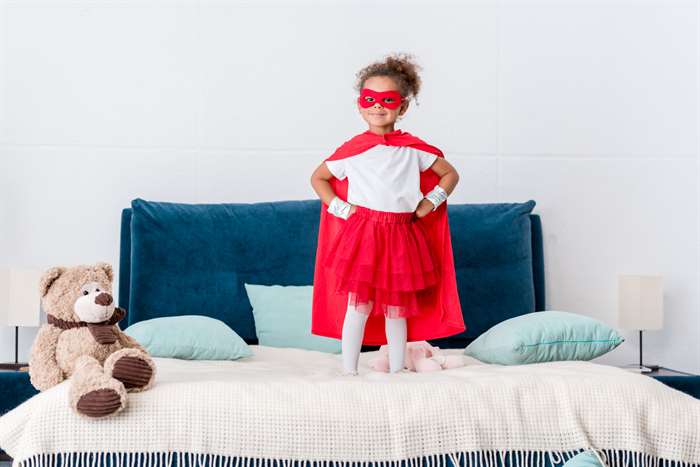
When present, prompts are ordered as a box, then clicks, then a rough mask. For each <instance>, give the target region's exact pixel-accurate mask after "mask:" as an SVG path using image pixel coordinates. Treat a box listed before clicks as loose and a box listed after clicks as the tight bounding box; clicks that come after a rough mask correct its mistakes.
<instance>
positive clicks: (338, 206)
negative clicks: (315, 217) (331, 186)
mask: <svg viewBox="0 0 700 467" xmlns="http://www.w3.org/2000/svg"><path fill="white" fill-rule="evenodd" d="M351 206H352V205H351V204H350V203H347V202H345V201H343V200H342V199H340V198H338V197H337V196H336V197H335V198H333V199H332V200H331V204H329V205H328V209H326V211H328V212H330V213H331V214H333V215H334V216H336V217H340V218H341V219H346V220H347V218H348V216H349V215H350V207H351Z"/></svg>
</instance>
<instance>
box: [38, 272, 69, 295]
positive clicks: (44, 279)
mask: <svg viewBox="0 0 700 467" xmlns="http://www.w3.org/2000/svg"><path fill="white" fill-rule="evenodd" d="M64 272H66V268H64V267H63V266H57V267H55V268H51V269H49V270H47V271H46V272H45V273H44V275H43V276H41V280H39V293H40V294H41V296H42V297H44V296H46V294H47V293H48V292H49V289H50V288H51V284H53V283H54V281H55V280H56V279H58V278H59V277H61V274H63V273H64Z"/></svg>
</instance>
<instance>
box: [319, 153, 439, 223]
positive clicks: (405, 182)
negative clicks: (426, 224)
mask: <svg viewBox="0 0 700 467" xmlns="http://www.w3.org/2000/svg"><path fill="white" fill-rule="evenodd" d="M437 157H438V156H436V155H435V154H432V153H429V152H425V151H420V150H418V149H415V148H412V147H410V146H388V145H385V144H378V145H376V146H374V147H372V148H370V149H368V150H367V151H365V152H363V153H362V154H358V155H356V156H352V157H346V158H345V159H338V160H334V161H326V166H327V167H328V170H330V172H331V173H332V174H333V176H334V177H335V178H337V179H338V180H343V179H345V177H347V178H348V203H351V204H356V205H358V206H364V207H366V208H370V209H374V210H377V211H388V212H412V211H415V210H416V207H417V206H418V203H420V201H421V199H423V193H421V191H420V172H423V171H425V170H428V169H429V168H430V166H431V165H432V164H433V162H435V159H436V158H437Z"/></svg>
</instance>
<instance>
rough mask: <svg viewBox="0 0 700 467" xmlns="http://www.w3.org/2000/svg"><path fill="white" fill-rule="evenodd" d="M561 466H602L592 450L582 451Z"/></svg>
mask: <svg viewBox="0 0 700 467" xmlns="http://www.w3.org/2000/svg"><path fill="white" fill-rule="evenodd" d="M561 467H603V464H601V463H600V461H599V460H598V458H597V457H596V455H595V454H593V451H583V452H580V453H578V454H576V455H575V456H574V457H572V458H571V459H569V460H568V461H566V463H565V464H564V465H562V466H561Z"/></svg>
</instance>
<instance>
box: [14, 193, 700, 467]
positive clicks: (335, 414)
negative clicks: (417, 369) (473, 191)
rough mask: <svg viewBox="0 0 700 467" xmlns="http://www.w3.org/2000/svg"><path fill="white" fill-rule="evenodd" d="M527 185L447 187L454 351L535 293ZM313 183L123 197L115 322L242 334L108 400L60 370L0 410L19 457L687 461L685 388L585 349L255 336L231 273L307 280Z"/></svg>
mask: <svg viewBox="0 0 700 467" xmlns="http://www.w3.org/2000/svg"><path fill="white" fill-rule="evenodd" d="M534 205H535V203H534V201H532V200H530V201H527V202H525V203H493V204H479V205H476V204H472V205H466V204H465V205H451V206H450V208H449V214H450V217H449V222H450V226H451V231H452V241H453V249H454V255H455V267H456V272H457V278H458V286H459V294H460V301H461V303H462V308H463V312H464V316H465V322H466V323H467V330H466V331H465V332H464V333H462V334H461V335H456V336H450V337H448V338H444V339H440V340H436V341H433V342H432V343H433V344H434V345H439V346H440V347H441V348H442V349H444V352H446V353H449V354H455V355H462V351H463V349H464V346H465V345H466V344H468V343H469V342H471V341H472V340H473V339H474V338H476V337H478V336H479V335H480V334H481V333H483V332H484V331H485V330H486V329H488V328H489V327H490V326H492V325H494V324H496V323H498V322H500V321H502V320H504V319H508V318H510V317H514V316H519V315H522V314H526V313H532V312H535V311H538V310H544V309H545V302H544V270H543V251H542V229H541V223H540V219H539V216H537V215H536V214H533V213H532V209H533V207H534ZM319 209H320V204H319V202H318V201H315V200H308V201H306V200H305V201H280V202H272V203H253V204H220V205H185V204H173V203H155V202H149V201H145V200H134V202H132V206H131V209H127V210H125V211H124V212H123V213H122V244H121V261H120V283H119V287H120V293H119V301H120V305H121V306H123V307H125V308H127V309H128V310H129V313H128V316H129V323H130V324H132V323H136V322H139V321H142V320H146V319H150V318H154V317H160V316H174V315H181V314H203V315H207V316H212V317H215V318H217V319H221V320H222V321H224V322H226V323H227V324H229V326H231V327H232V328H233V329H234V330H235V331H236V332H237V333H238V334H239V335H240V336H241V337H243V338H244V340H246V341H247V342H248V343H249V344H250V345H251V349H253V353H254V355H253V356H252V357H251V358H249V359H242V360H237V361H225V362H211V361H182V360H174V359H156V363H157V367H158V376H157V380H156V385H155V386H154V387H153V388H152V389H151V390H149V391H147V392H144V393H139V394H132V395H131V397H130V399H129V405H128V407H127V409H125V410H124V411H123V412H122V413H120V414H119V415H118V416H115V417H113V418H110V419H105V420H90V419H85V418H82V417H79V416H77V415H75V414H74V413H72V412H71V411H70V410H69V408H68V405H67V397H66V391H67V385H66V384H65V383H62V384H60V385H58V386H56V387H54V388H52V389H50V390H48V391H45V392H44V393H41V394H39V395H37V396H34V397H32V398H31V399H30V400H28V401H27V402H25V403H23V404H22V405H20V406H19V407H17V408H16V409H14V410H12V411H10V412H9V413H7V414H6V415H4V416H3V417H2V418H0V447H2V448H3V449H4V450H6V451H7V452H8V453H9V454H10V455H11V456H12V457H13V458H14V462H15V463H16V464H18V465H21V466H28V467H33V466H35V465H36V466H38V465H79V466H83V465H84V466H88V465H90V466H93V465H100V466H102V465H108V464H109V465H115V466H116V465H124V466H135V465H138V466H144V467H146V466H148V467H151V466H152V467H155V466H159V467H160V466H163V467H166V466H178V467H179V466H207V467H209V466H212V467H214V466H215V467H228V466H231V467H233V466H239V465H240V466H246V467H247V466H251V467H268V466H273V465H274V466H284V467H290V466H302V465H303V466H306V465H308V466H324V467H330V466H343V467H349V466H353V467H354V466H357V467H360V466H363V467H364V466H371V467H384V466H386V467H389V466H392V467H393V466H396V467H409V466H414V465H421V466H424V465H428V466H431V467H432V466H433V465H434V466H435V467H438V466H446V467H458V466H471V465H474V466H489V467H491V466H494V467H495V466H518V467H520V466H522V467H525V466H560V465H562V464H564V463H565V462H566V461H567V460H569V459H570V458H571V457H573V456H574V455H576V454H577V453H579V452H582V451H584V450H586V449H596V450H597V451H596V452H597V453H598V454H599V455H600V456H601V458H603V459H604V460H605V461H606V463H607V465H610V466H622V465H630V466H644V465H659V464H661V465H674V466H675V465H677V466H693V465H694V466H698V465H700V401H698V400H696V399H694V398H692V397H691V396H688V395H686V394H683V393H681V392H680V391H676V390H674V389H671V388H669V387H666V386H664V385H663V384H662V383H660V382H658V381H656V380H654V379H653V378H649V377H646V376H643V375H639V374H633V373H630V372H627V371H624V370H622V369H619V368H616V367H613V366H608V365H602V364H598V363H595V362H592V361H591V362H583V361H569V362H547V363H538V364H530V365H511V366H504V365H491V364H485V363H482V362H480V361H478V360H476V359H473V358H470V357H466V356H463V358H464V360H465V364H466V365H465V366H464V367H462V368H455V369H451V370H446V371H443V372H438V373H420V374H419V373H401V374H393V375H388V374H383V373H377V372H373V371H370V370H369V368H368V361H369V360H370V359H371V358H372V357H373V356H374V355H375V353H376V349H372V348H367V349H365V350H367V351H366V352H363V354H362V356H361V359H360V367H359V369H360V375H359V376H358V377H348V376H345V377H343V376H339V375H337V373H336V372H335V368H336V367H337V365H339V358H340V357H339V355H337V354H328V353H323V352H316V351H310V350H302V349H293V348H278V347H269V346H264V345H259V344H258V342H257V339H256V335H255V323H254V320H253V318H252V313H251V309H250V303H249V302H248V301H247V298H246V296H245V291H244V288H243V286H242V284H243V283H244V282H248V283H259V284H270V285H271V284H281V285H306V284H311V283H312V280H313V258H314V245H315V235H316V234H317V230H315V229H317V227H318V213H319Z"/></svg>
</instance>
